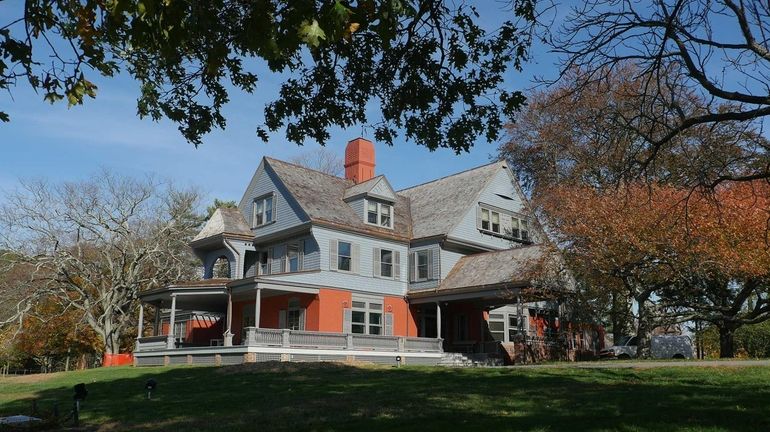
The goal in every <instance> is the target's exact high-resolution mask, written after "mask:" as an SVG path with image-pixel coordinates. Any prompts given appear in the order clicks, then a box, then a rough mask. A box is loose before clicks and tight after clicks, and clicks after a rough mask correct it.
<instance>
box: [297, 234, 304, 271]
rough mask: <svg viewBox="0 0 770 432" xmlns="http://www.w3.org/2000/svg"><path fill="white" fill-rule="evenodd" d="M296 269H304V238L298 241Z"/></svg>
mask: <svg viewBox="0 0 770 432" xmlns="http://www.w3.org/2000/svg"><path fill="white" fill-rule="evenodd" d="M297 255H298V256H297V261H298V263H297V270H304V269H305V240H300V241H299V251H298V253H297Z"/></svg>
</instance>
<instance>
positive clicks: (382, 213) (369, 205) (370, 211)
mask: <svg viewBox="0 0 770 432" xmlns="http://www.w3.org/2000/svg"><path fill="white" fill-rule="evenodd" d="M366 223H367V224H369V225H377V226H381V227H384V228H393V206H392V205H388V204H383V203H380V202H377V201H371V200H366Z"/></svg>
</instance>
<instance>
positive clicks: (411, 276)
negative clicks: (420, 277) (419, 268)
mask: <svg viewBox="0 0 770 432" xmlns="http://www.w3.org/2000/svg"><path fill="white" fill-rule="evenodd" d="M414 255H415V252H410V253H409V282H413V281H414V280H415V279H417V278H416V277H415V276H414V274H415V273H414V272H415V265H414V260H415V258H414Z"/></svg>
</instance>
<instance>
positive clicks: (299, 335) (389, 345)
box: [135, 327, 442, 352]
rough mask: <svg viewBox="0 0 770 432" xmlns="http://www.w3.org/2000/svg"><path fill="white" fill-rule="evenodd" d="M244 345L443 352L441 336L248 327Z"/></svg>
mask: <svg viewBox="0 0 770 432" xmlns="http://www.w3.org/2000/svg"><path fill="white" fill-rule="evenodd" d="M242 345H244V346H261V347H283V348H305V349H307V348H310V349H340V350H358V351H392V352H441V351H442V344H441V339H434V338H419V337H401V336H379V335H362V334H345V333H323V332H314V331H302V330H288V329H270V328H255V327H246V328H245V329H244V338H243V341H242ZM167 348H168V346H167V336H150V337H143V338H139V339H137V340H136V350H135V352H146V351H161V350H166V349H167Z"/></svg>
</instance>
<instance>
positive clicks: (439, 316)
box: [436, 302, 441, 339]
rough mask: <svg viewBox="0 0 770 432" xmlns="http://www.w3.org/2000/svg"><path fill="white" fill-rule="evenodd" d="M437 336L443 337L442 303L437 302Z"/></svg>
mask: <svg viewBox="0 0 770 432" xmlns="http://www.w3.org/2000/svg"><path fill="white" fill-rule="evenodd" d="M436 337H437V338H439V339H441V303H440V302H436Z"/></svg>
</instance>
